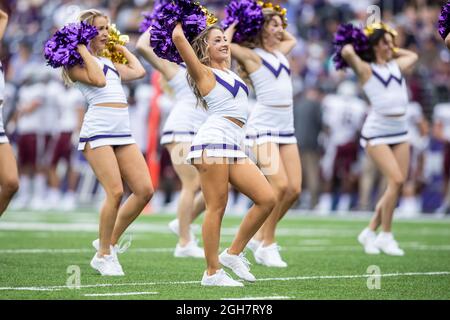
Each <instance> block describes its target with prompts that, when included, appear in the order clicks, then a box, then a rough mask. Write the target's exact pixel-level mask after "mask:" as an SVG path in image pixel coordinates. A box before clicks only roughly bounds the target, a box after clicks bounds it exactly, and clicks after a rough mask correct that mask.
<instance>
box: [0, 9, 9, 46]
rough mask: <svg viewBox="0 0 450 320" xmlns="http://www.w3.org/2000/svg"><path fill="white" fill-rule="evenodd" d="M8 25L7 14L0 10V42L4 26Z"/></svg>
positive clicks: (4, 29) (3, 33)
mask: <svg viewBox="0 0 450 320" xmlns="http://www.w3.org/2000/svg"><path fill="white" fill-rule="evenodd" d="M7 25H8V14H7V13H6V12H5V11H3V10H1V9H0V40H2V39H3V36H4V35H5V31H6V26H7Z"/></svg>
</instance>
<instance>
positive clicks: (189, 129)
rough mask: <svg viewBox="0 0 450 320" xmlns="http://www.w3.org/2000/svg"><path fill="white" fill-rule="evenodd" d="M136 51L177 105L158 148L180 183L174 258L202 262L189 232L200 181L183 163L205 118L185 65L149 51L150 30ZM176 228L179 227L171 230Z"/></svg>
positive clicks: (192, 235) (195, 213)
mask: <svg viewBox="0 0 450 320" xmlns="http://www.w3.org/2000/svg"><path fill="white" fill-rule="evenodd" d="M137 49H138V52H139V53H140V54H141V56H142V57H143V58H144V59H145V60H147V61H148V62H149V63H150V64H151V65H152V66H153V67H154V68H155V69H156V70H157V71H159V72H160V73H161V74H162V76H163V77H164V79H165V80H166V81H167V83H168V85H169V87H170V88H171V89H172V90H173V92H174V94H175V101H176V102H175V105H174V106H173V108H172V110H171V111H170V114H169V117H168V118H167V120H166V122H165V124H164V128H163V133H162V137H161V145H163V146H164V147H166V148H167V151H169V153H170V157H171V160H172V164H173V167H174V169H175V172H176V173H177V175H178V177H179V178H180V180H181V193H180V199H179V203H178V209H177V217H178V219H177V220H174V221H172V222H171V223H170V224H169V227H170V229H171V230H175V231H174V232H175V233H177V234H178V236H179V241H178V244H177V246H176V248H175V253H174V256H175V257H194V258H204V257H205V255H204V251H203V249H202V248H200V247H199V246H198V244H197V242H196V239H195V238H194V234H193V233H192V232H191V231H190V224H191V222H192V221H193V220H194V219H195V218H196V217H197V216H198V215H199V214H200V213H201V211H196V212H194V202H195V194H196V192H197V191H198V190H199V189H200V177H199V174H198V171H197V170H196V169H195V167H194V166H192V165H191V164H189V163H186V156H187V154H188V152H189V148H190V147H191V142H192V140H193V138H194V136H195V134H196V133H197V131H198V129H199V128H200V126H201V125H202V124H203V122H205V120H206V118H207V117H208V114H207V113H206V112H205V110H204V109H202V108H200V107H197V99H196V98H195V96H194V94H193V92H192V90H191V88H190V87H189V84H188V82H187V78H186V65H184V64H180V65H177V64H176V63H173V62H170V61H168V60H165V59H161V58H159V57H158V56H157V55H156V54H155V53H154V52H153V49H152V47H150V29H148V30H147V31H146V32H144V33H143V34H142V35H141V36H140V38H139V40H138V43H137ZM176 224H178V226H174V225H176ZM177 230H178V232H177Z"/></svg>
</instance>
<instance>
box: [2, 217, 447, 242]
mask: <svg viewBox="0 0 450 320" xmlns="http://www.w3.org/2000/svg"><path fill="white" fill-rule="evenodd" d="M0 230H6V231H49V232H93V233H97V232H98V223H48V222H8V221H1V222H0ZM237 230H238V228H237V227H233V228H222V230H221V234H222V235H224V236H234V235H236V232H237ZM128 232H136V233H146V234H151V233H160V234H171V233H172V232H171V231H170V230H169V228H168V227H167V224H151V223H135V224H134V225H131V227H130V228H129V229H128ZM359 232H360V228H353V229H351V228H345V229H344V228H340V229H338V228H301V227H299V228H285V227H283V228H279V229H277V235H278V236H296V237H312V238H323V237H343V238H348V237H353V236H355V235H357V234H358V233H359ZM397 234H401V232H397ZM408 234H409V233H408ZM415 234H418V235H445V236H447V235H449V236H450V228H449V229H442V230H433V229H429V228H428V229H423V230H418V231H417V232H416V233H415Z"/></svg>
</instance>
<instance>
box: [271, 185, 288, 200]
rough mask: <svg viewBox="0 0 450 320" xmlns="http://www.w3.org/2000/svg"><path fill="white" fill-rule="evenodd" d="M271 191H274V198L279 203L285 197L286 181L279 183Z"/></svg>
mask: <svg viewBox="0 0 450 320" xmlns="http://www.w3.org/2000/svg"><path fill="white" fill-rule="evenodd" d="M273 191H274V197H275V198H276V199H277V200H278V201H281V200H282V199H283V198H284V197H285V195H286V192H287V191H288V184H287V181H286V183H279V184H277V185H276V186H274V187H273Z"/></svg>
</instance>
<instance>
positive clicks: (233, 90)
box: [204, 68, 249, 123]
mask: <svg viewBox="0 0 450 320" xmlns="http://www.w3.org/2000/svg"><path fill="white" fill-rule="evenodd" d="M211 69H212V71H213V72H214V75H215V77H216V85H215V87H214V88H213V89H212V90H211V92H210V93H209V94H208V95H207V96H205V97H204V99H205V101H206V103H207V104H208V114H210V115H212V114H214V115H219V116H223V117H232V118H235V119H237V120H239V121H241V122H242V123H246V122H247V116H248V93H249V92H248V88H247V86H246V85H245V83H244V81H243V80H242V79H241V78H240V77H239V76H238V75H237V74H235V73H234V72H233V71H231V70H226V71H222V70H219V69H214V68H211Z"/></svg>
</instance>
